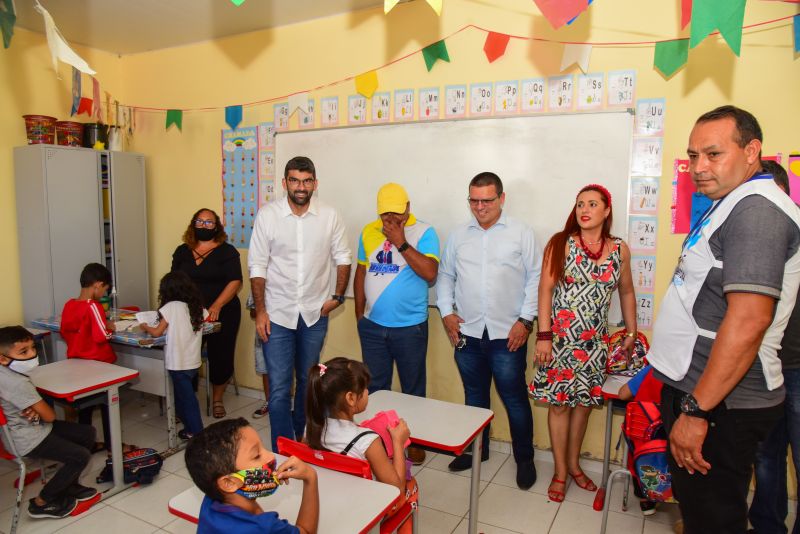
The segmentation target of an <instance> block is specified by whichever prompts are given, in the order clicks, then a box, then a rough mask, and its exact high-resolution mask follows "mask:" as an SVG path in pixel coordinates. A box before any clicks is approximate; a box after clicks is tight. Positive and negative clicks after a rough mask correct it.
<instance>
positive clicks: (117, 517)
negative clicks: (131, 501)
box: [59, 506, 158, 534]
mask: <svg viewBox="0 0 800 534" xmlns="http://www.w3.org/2000/svg"><path fill="white" fill-rule="evenodd" d="M157 530H158V527H157V526H155V525H151V524H149V523H147V522H145V521H142V520H140V519H137V518H135V517H132V516H130V515H128V514H126V513H124V512H121V511H119V510H117V509H115V508H112V507H111V506H104V507H103V508H101V509H99V510H98V511H96V512H95V513H93V514H89V515H87V516H81V517H80V518H79V519H78V520H77V521H75V522H74V523H71V524H70V525H68V526H67V527H65V528H63V529H61V530H59V533H64V534H108V533H109V532H136V533H140V532H141V533H144V532H155V531H157Z"/></svg>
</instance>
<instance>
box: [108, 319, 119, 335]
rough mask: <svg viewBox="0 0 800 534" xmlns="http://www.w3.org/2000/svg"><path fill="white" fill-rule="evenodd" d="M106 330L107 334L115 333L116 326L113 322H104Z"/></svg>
mask: <svg viewBox="0 0 800 534" xmlns="http://www.w3.org/2000/svg"><path fill="white" fill-rule="evenodd" d="M106 328H107V329H108V331H109V332H116V331H117V325H116V324H114V321H106Z"/></svg>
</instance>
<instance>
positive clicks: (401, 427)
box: [389, 419, 411, 446]
mask: <svg viewBox="0 0 800 534" xmlns="http://www.w3.org/2000/svg"><path fill="white" fill-rule="evenodd" d="M389 434H391V435H392V442H393V443H400V444H401V446H402V444H404V443H405V442H406V440H407V439H408V438H410V437H411V431H410V430H409V429H408V424H407V423H406V420H405V419H400V420H399V421H398V422H397V425H395V427H394V428H392V427H390V428H389Z"/></svg>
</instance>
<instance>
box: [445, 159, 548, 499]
mask: <svg viewBox="0 0 800 534" xmlns="http://www.w3.org/2000/svg"><path fill="white" fill-rule="evenodd" d="M504 202H505V193H503V183H502V182H501V181H500V178H499V177H498V176H497V175H496V174H494V173H491V172H482V173H480V174H478V175H477V176H475V177H474V178H473V179H472V181H470V184H469V207H470V210H471V211H472V214H473V218H472V220H470V221H469V222H467V223H466V224H464V225H462V226H460V227H458V228H457V229H456V230H455V231H454V232H453V233H452V234H450V236H449V237H448V239H447V243H446V244H445V248H444V254H443V255H442V261H441V265H440V266H439V277H438V281H437V283H436V295H437V306H438V307H439V312H440V313H441V315H442V321H443V323H444V327H445V330H446V332H447V336H448V337H449V338H450V342H451V343H452V344H453V346H454V347H455V360H456V364H457V365H458V371H459V373H460V374H461V380H462V382H463V383H464V396H465V399H466V404H467V405H468V406H479V407H482V408H489V391H490V388H491V383H492V378H494V381H495V386H496V387H497V392H498V393H499V395H500V398H501V399H502V401H503V404H504V405H505V408H506V411H507V412H508V419H509V425H510V427H511V442H512V448H513V452H514V460H515V461H516V462H517V485H518V486H519V487H520V488H522V489H528V488H530V487H531V486H532V485H533V484H534V482H536V468H535V467H534V465H533V414H532V412H531V405H530V402H529V401H528V393H527V386H526V383H525V366H526V354H527V342H528V336H529V335H530V333H531V330H532V329H533V323H532V321H533V317H534V316H535V315H536V309H537V306H538V287H539V275H540V274H541V267H542V257H541V253H540V251H539V250H538V248H537V246H536V240H535V238H534V235H533V230H532V229H531V228H530V227H529V226H527V225H526V224H524V223H522V222H520V221H517V220H514V219H512V218H511V217H508V216H506V215H504V214H503V203H504ZM482 444H483V448H482V454H481V459H482V460H486V459H488V457H489V448H488V445H489V427H488V426H487V428H486V429H485V430H484V432H483V439H482ZM471 465H472V457H471V455H469V454H463V455H461V456H459V457H457V458H456V459H455V460H453V461H452V462H451V463H450V466H449V467H450V470H452V471H462V470H465V469H468V468H469V467H470V466H471Z"/></svg>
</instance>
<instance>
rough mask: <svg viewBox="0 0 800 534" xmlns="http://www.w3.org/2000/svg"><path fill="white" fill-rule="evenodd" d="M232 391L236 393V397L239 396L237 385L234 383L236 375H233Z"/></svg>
mask: <svg viewBox="0 0 800 534" xmlns="http://www.w3.org/2000/svg"><path fill="white" fill-rule="evenodd" d="M232 378H233V391H234V392H235V393H236V396H237V397H238V396H239V384H238V383H237V382H236V373H233V377H232Z"/></svg>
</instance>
